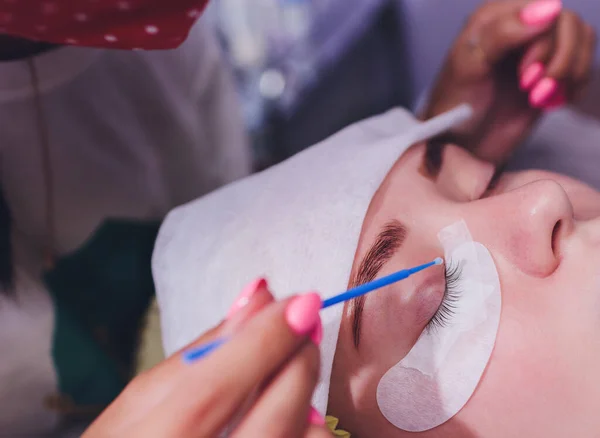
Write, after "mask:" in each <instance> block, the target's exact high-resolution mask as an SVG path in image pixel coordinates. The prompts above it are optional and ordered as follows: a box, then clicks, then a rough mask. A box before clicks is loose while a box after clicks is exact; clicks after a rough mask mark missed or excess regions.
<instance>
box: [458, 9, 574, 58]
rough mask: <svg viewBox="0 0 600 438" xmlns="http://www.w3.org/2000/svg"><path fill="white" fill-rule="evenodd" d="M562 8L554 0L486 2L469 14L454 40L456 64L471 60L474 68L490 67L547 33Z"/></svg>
mask: <svg viewBox="0 0 600 438" xmlns="http://www.w3.org/2000/svg"><path fill="white" fill-rule="evenodd" d="M561 7H562V6H561V3H560V1H555V0H540V1H536V2H528V1H518V0H513V1H501V2H491V3H486V4H485V5H484V6H482V7H481V8H479V9H478V10H477V11H476V12H475V13H474V14H473V15H472V17H471V19H470V20H469V22H468V23H467V25H466V26H465V28H464V30H463V32H462V33H461V35H460V36H459V38H458V40H457V43H458V45H457V50H458V53H455V57H456V58H460V59H457V60H456V61H457V63H460V62H466V61H468V60H471V62H472V65H473V66H475V68H477V66H478V65H479V66H480V67H481V66H487V68H491V67H492V66H493V65H494V64H495V63H497V62H498V61H500V60H502V59H503V58H505V57H506V56H507V55H508V54H510V53H511V52H512V51H514V50H515V49H518V48H520V47H523V46H524V45H526V44H527V43H529V42H531V41H533V40H534V39H535V38H537V37H539V36H540V35H542V34H544V33H545V32H547V31H548V30H550V29H551V27H552V26H553V25H554V23H555V21H556V19H557V17H558V16H559V15H560V11H561ZM461 51H462V52H463V54H461V53H460V52H461ZM456 55H458V56H456ZM477 58H479V60H477ZM477 61H479V62H477ZM473 63H474V64H473ZM457 65H458V67H460V64H457ZM465 67H468V65H465V66H464V67H463V68H465Z"/></svg>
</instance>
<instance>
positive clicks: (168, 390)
mask: <svg viewBox="0 0 600 438" xmlns="http://www.w3.org/2000/svg"><path fill="white" fill-rule="evenodd" d="M252 290H254V292H253V293H251V294H248V293H246V295H245V296H246V297H248V295H250V298H249V301H248V303H247V304H246V305H245V306H243V307H241V308H239V309H238V310H237V312H235V313H234V314H233V315H229V316H230V317H229V318H228V319H227V321H225V322H224V323H222V324H221V325H220V326H219V327H217V328H216V329H214V330H212V331H211V332H209V333H207V334H205V335H204V336H203V337H201V338H200V339H199V340H197V341H196V342H195V343H194V344H192V346H194V345H195V346H197V345H200V344H203V343H205V342H207V341H210V340H212V339H215V338H217V337H221V336H228V337H230V339H229V341H228V342H227V343H225V344H224V345H222V346H221V347H220V348H219V349H217V350H215V351H213V352H212V353H211V354H210V355H208V356H205V357H204V358H202V359H200V360H198V361H196V362H194V363H185V362H184V360H183V357H184V354H185V350H184V351H182V352H179V353H177V354H175V355H173V356H172V357H170V358H169V359H167V360H166V361H165V362H163V363H161V364H160V365H158V366H157V367H155V368H153V369H152V370H150V371H148V372H146V373H144V374H142V375H140V376H138V377H137V378H136V379H134V380H133V381H132V382H131V384H130V385H129V386H128V387H127V388H126V389H125V391H123V393H122V394H121V395H120V396H119V397H118V398H117V400H115V402H114V403H113V404H112V405H110V406H109V407H108V409H107V410H106V411H105V412H104V413H103V414H102V415H101V416H100V417H99V418H98V419H97V420H96V421H95V422H94V423H93V424H92V425H91V427H90V428H89V429H88V430H87V431H86V433H85V434H84V438H96V437H108V436H110V437H113V436H114V437H157V438H166V437H169V438H170V437H173V438H186V437H195V438H198V437H202V438H205V437H206V438H208V437H217V436H219V434H220V433H221V432H222V431H223V429H224V428H226V427H230V426H232V425H233V431H231V434H230V436H232V437H239V438H247V437H297V438H326V437H329V438H330V437H331V435H330V434H329V433H328V432H327V429H326V428H325V426H324V420H323V418H322V417H321V416H320V415H319V414H317V413H316V411H314V409H312V408H311V405H310V401H311V397H312V394H313V390H314V388H315V385H316V383H317V379H318V374H319V349H318V348H317V346H316V344H315V342H318V341H320V339H319V338H320V336H321V326H320V319H319V307H320V300H319V299H318V297H316V296H315V295H314V294H308V295H302V296H299V297H296V298H294V299H291V300H287V301H285V302H274V301H273V297H272V295H271V294H270V293H269V291H268V290H267V287H266V284H265V283H264V282H261V283H256V284H255V285H254V288H253V289H252ZM244 301H246V300H242V302H244Z"/></svg>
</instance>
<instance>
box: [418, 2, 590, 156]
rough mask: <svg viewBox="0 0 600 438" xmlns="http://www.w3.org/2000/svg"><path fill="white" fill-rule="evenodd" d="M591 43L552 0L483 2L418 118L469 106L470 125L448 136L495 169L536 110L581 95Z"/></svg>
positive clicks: (576, 20) (586, 29)
mask: <svg viewBox="0 0 600 438" xmlns="http://www.w3.org/2000/svg"><path fill="white" fill-rule="evenodd" d="M595 45H596V36H595V32H594V30H593V29H592V27H590V26H589V25H588V24H586V23H584V21H583V20H582V19H581V18H580V17H578V16H577V15H576V14H575V13H573V12H571V11H568V10H562V9H561V4H560V1H559V0H537V1H530V0H501V1H493V2H488V3H485V4H484V5H483V6H481V7H480V8H479V9H478V10H477V11H476V12H475V13H474V14H473V15H472V16H471V18H470V19H469V20H468V22H467V24H466V25H465V27H464V29H463V30H462V31H461V33H460V35H459V36H458V38H457V39H456V41H455V42H454V45H453V47H452V49H451V50H450V52H449V55H448V58H447V59H446V61H445V64H444V66H443V68H442V71H441V73H440V75H439V77H438V80H437V83H436V86H435V87H434V90H433V93H432V96H431V99H430V102H429V105H428V107H427V109H426V111H425V113H424V114H423V116H424V117H425V118H429V117H432V116H435V115H437V114H440V113H441V112H443V111H445V110H448V109H450V108H452V107H454V106H456V105H458V104H460V103H462V102H467V103H470V104H471V105H472V106H473V108H474V109H475V117H474V119H472V120H471V121H470V122H469V123H468V124H465V125H464V126H462V127H459V128H457V129H456V130H455V131H454V132H453V133H452V134H454V135H455V136H456V137H457V139H458V140H459V142H460V143H462V145H464V146H466V147H468V148H469V149H471V150H472V151H474V152H475V153H476V154H477V155H478V156H480V157H482V158H483V159H486V160H489V161H492V162H495V163H497V164H500V163H502V162H504V161H505V160H506V159H507V158H508V157H509V156H510V154H511V153H512V152H513V150H514V148H515V147H516V146H518V144H519V142H520V141H521V140H522V139H523V138H524V137H525V136H526V135H527V134H528V133H529V131H530V130H531V128H532V127H533V125H534V124H535V122H536V121H537V119H538V117H539V116H540V114H541V112H542V111H543V110H551V109H554V108H557V107H559V106H561V105H563V104H565V103H567V102H570V101H572V100H573V99H575V98H576V97H577V95H578V94H580V93H581V90H582V88H583V87H584V86H585V85H586V83H587V82H588V78H589V76H590V73H591V68H592V62H593V57H594V50H595Z"/></svg>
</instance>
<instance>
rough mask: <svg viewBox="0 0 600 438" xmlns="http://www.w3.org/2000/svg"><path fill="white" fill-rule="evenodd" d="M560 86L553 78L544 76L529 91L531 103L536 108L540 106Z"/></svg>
mask: <svg viewBox="0 0 600 438" xmlns="http://www.w3.org/2000/svg"><path fill="white" fill-rule="evenodd" d="M557 88H558V82H556V80H555V79H552V78H544V79H542V80H541V81H539V82H538V84H537V85H536V86H535V87H533V90H531V92H530V93H529V103H530V104H531V106H532V107H534V108H540V107H542V106H543V105H544V103H546V101H547V100H548V99H549V98H550V96H552V94H554V92H555V91H556V89H557Z"/></svg>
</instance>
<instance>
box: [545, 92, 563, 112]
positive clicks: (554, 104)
mask: <svg viewBox="0 0 600 438" xmlns="http://www.w3.org/2000/svg"><path fill="white" fill-rule="evenodd" d="M566 103H567V97H566V96H565V93H564V92H563V91H561V90H560V89H559V90H558V91H557V92H556V93H554V95H553V96H552V97H551V98H550V99H549V100H548V101H547V102H546V103H544V105H543V106H542V109H543V110H544V111H553V110H556V109H559V108H561V107H563V106H564V105H565V104H566Z"/></svg>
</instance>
